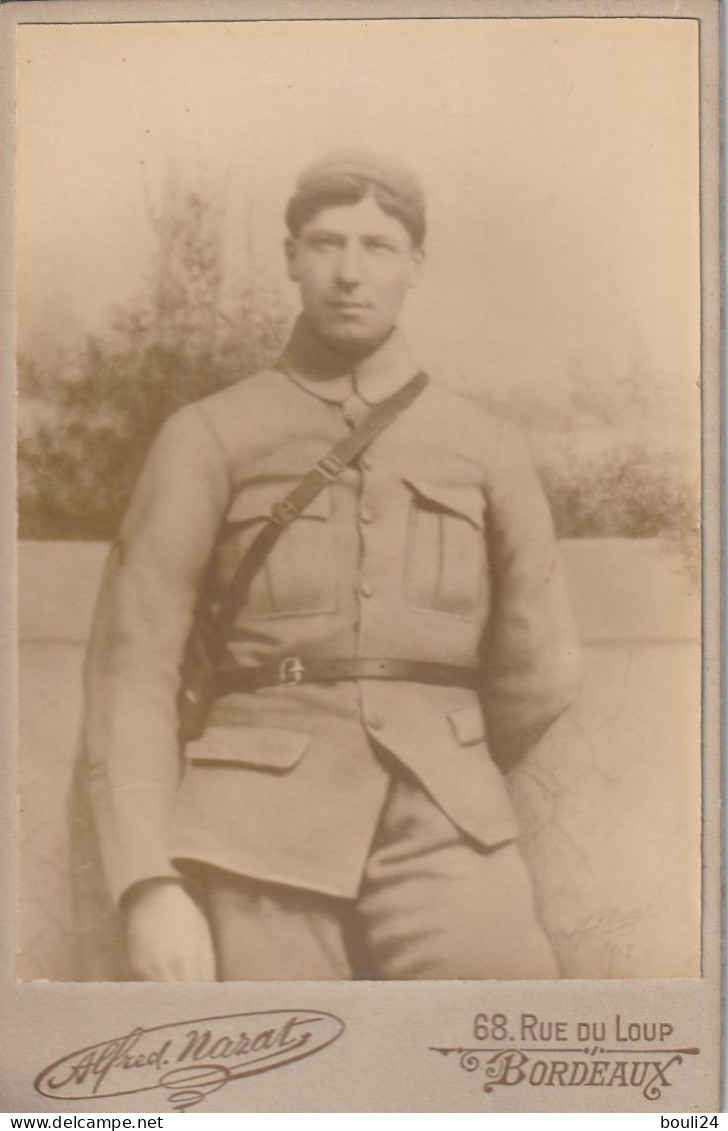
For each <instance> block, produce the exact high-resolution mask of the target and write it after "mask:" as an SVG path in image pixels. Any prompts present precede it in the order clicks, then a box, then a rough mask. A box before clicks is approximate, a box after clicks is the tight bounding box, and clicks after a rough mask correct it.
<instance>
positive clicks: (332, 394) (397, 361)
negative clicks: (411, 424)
mask: <svg viewBox="0 0 728 1131" xmlns="http://www.w3.org/2000/svg"><path fill="white" fill-rule="evenodd" d="M276 367H277V368H278V369H282V370H283V372H284V373H286V374H287V375H288V376H289V377H290V378H291V380H292V381H295V383H296V384H297V385H300V387H301V388H303V389H305V390H306V391H307V392H309V393H313V394H314V396H316V397H320V398H321V399H322V400H325V401H331V402H332V403H339V404H340V403H342V402H343V401H345V400H346V399H347V397H349V396H350V395H351V394H352V393H353V392H356V393H358V394H359V396H360V397H361V398H362V399H363V400H364V401H366V402H367V404H377V403H378V402H379V401H383V400H385V398H386V397H389V396H391V395H392V393H396V391H397V389H400V388H401V387H402V386H403V385H405V384H406V383H407V382H408V381H409V380H410V378H411V377H414V375H415V373H416V372H417V365H416V364H415V361H414V359H413V358H412V355H411V354H410V351H409V349H408V347H407V344H406V342H405V340H404V337H403V335H402V333H401V332H400V331H399V330H398V329H397V327H395V328H394V329H393V330H392V332H391V334H390V335H389V336H388V337H387V338H386V340H385V341H384V342H382V344H381V345H380V346H379V347H378V348H377V349H376V350H374V352H373V353H370V354H368V355H367V356H366V357H364V358H362V360H361V361H358V362H353V361H352V359H351V358H349V357H346V356H345V355H343V354H340V353H336V351H335V350H332V349H330V348H329V347H328V346H327V345H325V344H324V343H323V342H321V341H320V340H319V339H318V338H316V337H315V335H314V334H313V333H312V332H311V330H310V328H309V326H308V324H307V323H306V321H305V319H304V318H303V317H299V319H298V321H297V322H296V325H295V327H294V330H293V334H292V335H291V338H290V340H289V342H288V345H287V346H286V348H285V350H284V351H283V353H282V354H281V357H280V358H279V360H278V362H277V364H276Z"/></svg>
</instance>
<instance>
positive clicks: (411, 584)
mask: <svg viewBox="0 0 728 1131" xmlns="http://www.w3.org/2000/svg"><path fill="white" fill-rule="evenodd" d="M405 482H406V484H407V486H408V487H409V489H410V491H411V501H410V513H409V521H408V527H407V548H406V559H405V598H406V600H407V602H408V603H409V604H411V605H414V606H415V607H417V608H422V609H436V610H438V611H439V612H443V613H451V614H452V615H454V616H468V615H470V614H471V613H473V612H474V611H475V610H476V609H477V608H479V606H480V604H481V602H482V601H483V600H484V599H485V598H486V596H487V594H486V585H487V565H488V563H487V555H486V547H485V520H484V508H485V503H484V500H483V496H482V495H481V494H480V493H479V492H478V490H477V489H476V488H475V487H440V486H436V485H431V484H427V483H424V482H422V481H421V480H419V479H418V480H417V481H414V480H405Z"/></svg>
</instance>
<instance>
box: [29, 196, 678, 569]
mask: <svg viewBox="0 0 728 1131" xmlns="http://www.w3.org/2000/svg"><path fill="white" fill-rule="evenodd" d="M152 222H153V224H154V232H155V236H156V253H155V257H154V260H153V269H152V271H151V273H150V276H149V278H148V279H147V280H146V284H145V286H144V288H143V290H142V293H141V294H140V295H139V298H138V299H137V300H136V301H135V302H134V303H132V304H130V305H128V306H127V307H125V308H124V309H121V310H118V311H117V312H116V313H115V314H114V315H113V316H112V318H111V319H110V322H109V325H108V327H107V329H106V331H105V332H104V333H101V334H94V335H91V336H88V337H87V339H86V340H85V342H84V343H83V344H82V346H81V347H80V348H79V349H78V350H77V352H76V353H75V354H73V355H72V356H69V355H64V356H63V357H61V358H60V359H58V361H57V362H56V363H55V364H52V363H49V361H48V358H47V356H46V357H45V358H44V360H42V361H41V360H39V359H38V358H36V357H33V356H21V357H20V358H19V391H20V397H21V416H22V419H23V420H24V421H25V427H24V429H23V431H22V432H21V438H20V441H19V483H20V535H21V537H23V538H30V539H108V538H111V537H113V534H114V532H115V530H116V528H117V526H118V523H119V520H120V518H121V515H122V513H123V511H124V508H125V506H126V503H127V500H128V498H129V495H130V493H131V490H132V488H133V485H134V482H135V480H136V477H137V475H138V473H139V470H140V467H141V463H142V461H143V459H144V456H145V454H146V452H147V449H148V447H149V445H150V443H151V441H152V439H153V437H154V435H155V434H156V432H157V430H158V428H159V426H160V424H161V423H162V421H163V420H164V419H165V418H166V417H167V416H168V415H169V414H170V413H171V412H173V411H174V410H175V409H176V408H178V407H180V406H181V405H183V404H185V403H187V402H189V401H192V400H195V399H197V398H199V397H202V396H205V395H206V394H208V393H210V392H213V391H214V390H215V389H218V388H221V387H223V386H225V385H227V384H230V383H232V382H234V381H238V380H240V379H241V378H244V377H246V376H248V375H250V374H251V373H253V372H255V371H256V370H258V369H260V368H262V367H263V366H264V365H265V364H266V363H269V362H270V361H271V360H272V359H273V357H275V355H276V354H277V353H278V351H279V350H280V348H281V346H282V345H283V342H284V340H285V336H286V332H287V329H288V325H289V316H288V311H287V309H286V306H285V302H284V299H283V297H282V296H281V295H280V294H277V293H276V291H275V290H274V289H272V288H271V287H266V286H265V285H264V284H263V283H262V282H261V280H260V279H255V280H252V279H246V278H245V277H244V276H242V277H237V278H236V279H235V280H232V281H231V280H230V279H229V278H226V277H225V270H224V267H223V264H224V255H223V207H222V205H221V204H220V202H219V199H218V198H217V197H216V196H215V193H214V192H213V193H209V192H208V193H203V192H196V191H189V190H188V189H187V190H180V189H179V188H177V189H171V190H170V191H169V192H168V194H167V198H166V200H165V203H164V206H163V207H162V209H161V210H160V211H159V212H158V213H157V214H156V215H154V216H152ZM571 370H572V371H571V372H570V373H569V374H567V377H568V380H567V382H566V386H565V387H566V390H567V392H566V396H565V397H562V399H561V401H560V402H559V400H558V398H554V397H553V395H550V396H542V397H541V398H540V397H539V392H538V390H537V389H533V388H531V389H528V390H525V391H524V392H523V394H522V395H521V396H520V397H519V395H518V393H516V394H515V395H511V396H510V397H509V400H508V402H507V403H505V404H500V405H499V406H497V407H499V408H500V409H501V410H502V411H505V412H506V413H507V414H508V415H510V416H511V417H512V418H513V419H515V420H516V421H517V422H519V423H521V424H522V425H523V426H524V427H525V428H526V430H527V431H528V432H529V434H530V436H531V438H532V442H533V445H534V452H535V456H536V459H537V463H538V466H539V470H540V472H541V475H542V479H543V482H544V486H545V489H546V493H547V495H548V497H549V501H550V503H551V507H552V511H553V514H554V520H555V523H556V527H557V531H558V533H559V534H560V535H561V536H563V537H597V536H625V537H631V538H642V537H652V536H656V535H663V536H665V537H667V538H671V539H673V541H674V542H675V544H676V545H677V546H678V547H679V548H680V550H681V552H682V553H683V556H684V557H685V558H686V560H692V561H693V564H694V561H695V555H696V552H697V549H696V546H697V518H698V501H697V500H698V489H697V484H696V483H695V482H694V478H695V474H696V468H697V460H696V458H695V456H696V453H690V452H686V451H685V450H684V443H683V444H681V443H679V442H674V443H671V442H669V440H668V441H667V442H665V440H664V438H663V439H662V440H661V441H660V442H657V441H656V440H655V435H656V434H652V433H650V431H649V428H647V427H646V423H648V422H649V421H650V420H651V419H657V418H658V417H659V410H660V405H659V403H656V402H657V401H658V400H659V396H658V393H657V392H656V390H657V389H658V388H659V382H656V381H655V380H654V375H653V374H650V373H648V372H647V371H646V367H645V364H644V361H643V359H641V358H640V357H639V356H636V357H635V359H634V362H633V365H632V366H631V369H630V371H629V372H627V373H625V374H621V375H617V376H614V375H604V374H593V375H592V376H591V378H589V377H588V376H587V367H586V366H585V365H584V364H583V363H580V361H579V359H578V358H576V359H574V360H573V364H572V367H571Z"/></svg>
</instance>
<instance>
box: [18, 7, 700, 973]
mask: <svg viewBox="0 0 728 1131" xmlns="http://www.w3.org/2000/svg"><path fill="white" fill-rule="evenodd" d="M697 49H698V43H697V31H696V25H695V24H694V22H692V21H690V20H636V19H632V20H614V19H613V20H609V19H532V20H528V19H483V20H402V21H388V20H381V21H372V22H365V21H347V22H325V21H310V22H301V23H295V22H294V23H277V22H259V23H250V24H248V23H188V24H173V23H171V24H147V25H142V24H137V25H107V26H104V25H100V24H99V25H92V24H89V25H74V26H71V25H69V26H60V25H59V26H46V27H40V26H36V27H33V26H26V27H22V28H21V29H20V32H19V122H20V125H19V152H18V201H19V209H18V374H19V393H20V400H19V428H20V449H19V457H20V463H19V481H20V536H21V545H20V677H21V719H20V724H21V725H20V751H19V771H20V772H19V784H20V801H21V815H20V826H19V847H20V852H19V869H20V877H19V878H20V884H19V901H20V907H19V938H18V946H19V962H18V977H20V978H22V979H26V980H30V979H35V978H48V979H51V980H69V979H71V980H73V979H76V978H79V977H80V976H81V975H80V966H79V963H78V951H79V930H78V927H77V926H76V925H74V920H73V916H72V913H71V906H72V891H76V893H78V889H79V888H80V889H83V888H84V885H87V887H88V888H89V889H90V888H91V887H93V885H94V884H95V882H96V881H95V879H94V877H93V876H92V875H91V873H90V872H89V873H88V874H85V873H82V874H81V875H78V874H76V875H73V874H72V873H73V869H74V868H78V864H77V857H76V855H75V854H74V852H73V851H72V850H71V847H70V843H71V842H70V840H69V835H68V829H69V824H68V819H67V814H68V809H69V795H70V793H71V776H72V767H73V759H74V752H75V747H76V740H77V733H78V724H79V715H80V710H81V695H80V665H81V659H82V655H83V648H84V644H85V638H86V634H87V631H88V627H89V620H90V615H91V610H92V607H93V602H94V598H95V592H96V587H97V584H98V579H99V574H100V570H101V567H102V564H103V560H104V556H105V553H106V549H107V544H108V541H109V539H110V538H112V537H113V535H114V531H115V529H116V526H117V524H118V522H119V518H120V516H121V514H122V513H123V509H124V506H125V504H126V501H127V499H128V497H129V493H130V490H131V488H132V485H133V483H134V480H135V477H136V475H137V473H138V471H139V467H140V464H141V461H142V459H143V457H144V455H145V452H146V450H147V448H148V446H149V444H150V442H151V440H152V438H153V436H154V434H155V432H156V431H157V429H158V427H159V425H160V423H161V422H162V420H164V419H165V417H166V416H167V415H169V413H170V412H172V411H173V410H174V409H175V408H177V407H178V406H179V405H181V404H183V403H185V402H186V401H189V400H191V399H194V398H197V397H201V396H204V395H205V394H206V393H208V392H211V391H213V390H214V389H216V388H219V387H221V386H222V385H225V384H228V383H230V382H232V381H236V380H239V379H241V378H244V377H245V376H246V375H248V374H250V373H252V372H254V371H256V370H257V369H259V368H260V367H261V366H262V365H263V364H265V363H266V362H268V361H270V360H271V359H272V358H274V357H275V356H276V353H277V351H278V350H279V348H280V347H281V345H282V344H283V342H284V340H285V338H286V336H287V333H288V331H289V329H290V326H291V323H292V319H293V317H294V314H295V310H296V304H295V298H296V296H295V291H294V288H293V287H292V286H291V284H289V283H288V281H287V279H286V275H285V270H284V260H283V254H282V240H283V235H284V228H283V220H282V215H283V210H284V207H285V203H286V200H287V198H288V196H289V195H290V192H291V189H292V185H293V181H294V178H295V176H296V174H297V172H298V171H299V170H300V168H301V167H302V166H303V165H305V164H306V163H307V162H309V161H310V160H311V159H312V158H314V157H315V156H317V155H318V154H319V153H321V152H323V151H325V150H328V149H332V148H336V147H339V146H348V145H352V144H355V145H363V146H366V147H369V148H375V149H382V150H386V151H389V152H392V153H394V154H399V155H400V156H401V157H402V158H403V159H404V160H406V161H407V162H408V163H409V164H410V165H411V166H412V167H413V168H414V169H415V170H416V171H417V172H418V174H419V175H420V177H421V179H422V181H423V184H424V187H425V191H426V195H427V201H428V228H429V234H428V240H427V255H428V260H427V271H426V277H425V280H424V282H423V284H422V285H421V287H420V288H419V289H418V290H417V291H416V292H415V293H414V294H413V296H412V298H411V300H410V303H409V305H408V307H407V312H406V318H405V321H404V323H403V328H404V330H405V332H406V334H407V337H408V339H409V340H410V341H411V343H412V344H413V346H414V347H415V350H416V352H417V354H418V355H419V356H420V357H421V358H422V359H423V361H425V362H426V364H427V367H428V368H430V369H431V370H432V371H433V372H436V373H437V374H438V375H439V376H440V377H441V378H442V379H443V380H447V381H450V382H452V383H453V384H455V385H457V386H459V387H461V388H466V389H468V390H469V391H471V392H472V393H474V394H475V395H477V396H479V397H482V398H483V399H484V400H486V401H487V402H488V403H490V404H492V405H494V406H495V407H496V408H497V410H498V411H500V412H501V413H503V414H504V415H505V416H507V417H509V418H511V419H512V420H514V421H516V422H517V423H519V424H520V425H521V426H522V427H523V428H524V429H525V430H526V432H527V434H528V436H529V439H530V442H531V445H532V449H533V453H534V457H535V459H536V462H537V465H538V468H539V471H540V473H541V475H542V479H543V482H544V486H545V488H546V492H547V494H548V497H549V500H550V503H551V507H552V511H553V514H554V519H555V523H556V527H557V532H558V534H559V537H560V538H561V540H562V549H563V553H564V557H565V559H566V563H567V566H568V569H569V574H570V579H571V586H572V593H573V597H574V602H575V605H576V610H577V615H578V619H579V625H580V630H581V635H582V639H583V641H584V644H585V650H586V659H587V667H586V674H585V677H584V682H583V687H582V691H581V694H580V697H579V699H578V701H577V703H576V705H575V706H574V708H573V709H572V710H571V711H570V712H569V713H568V714H567V715H566V716H565V717H564V718H563V719H562V720H561V721H560V722H559V723H558V724H557V726H556V727H555V728H554V729H553V731H552V732H551V733H550V734H549V735H548V736H547V738H546V739H545V740H544V741H543V742H542V743H541V745H540V746H539V747H538V748H537V749H535V750H534V752H533V753H532V755H531V756H530V757H529V759H528V760H527V761H526V762H525V764H523V765H522V766H521V767H520V768H519V769H518V770H517V771H516V772H515V773H514V774H513V775H512V779H511V786H512V790H513V795H514V797H515V799H516V803H517V808H518V812H519V818H520V822H521V828H522V833H523V847H524V852H525V854H526V856H527V859H528V861H529V864H530V867H531V870H532V873H533V875H534V880H535V883H536V889H537V896H538V901H539V908H540V914H541V918H542V921H543V923H544V926H545V928H546V930H547V933H548V934H549V936H550V938H551V940H552V942H553V945H554V948H555V949H556V951H557V954H558V956H559V958H560V960H561V963H562V966H563V969H564V972H565V974H566V976H568V977H578V978H585V977H587V978H588V977H593V978H649V977H685V976H694V975H695V974H697V973H698V971H699V957H700V948H699V929H700V887H699V877H700V734H699V721H700V636H699V633H700V604H699V600H700V591H699V574H700V560H699V536H698V527H699V495H698V483H699V470H700V468H699V412H700V391H699V379H700V369H699V350H700V327H699V272H700V262H699V210H698V164H697V162H698V136H699V135H698V102H697V90H698V56H697ZM72 800H73V799H72V798H71V801H72ZM72 808H73V806H72V805H71V809H72ZM86 894H87V895H88V894H89V891H87V893H86ZM92 894H93V893H92ZM113 931H114V924H113V920H112V918H104V915H102V914H100V917H99V919H98V920H97V921H96V922H95V923H93V924H90V925H88V932H87V934H88V937H87V939H86V940H85V942H86V944H87V945H88V942H89V938H90V939H91V943H92V945H95V942H94V940H97V941H98V976H99V977H104V976H113V974H111V975H110V974H109V970H110V969H111V968H112V967H111V966H109V965H108V963H110V962H111V963H112V964H113V954H112V951H113ZM94 932H95V933H94Z"/></svg>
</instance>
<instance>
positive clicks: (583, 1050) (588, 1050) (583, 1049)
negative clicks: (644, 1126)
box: [430, 1045, 700, 1056]
mask: <svg viewBox="0 0 728 1131" xmlns="http://www.w3.org/2000/svg"><path fill="white" fill-rule="evenodd" d="M513 1047H514V1046H513V1045H498V1046H497V1048H483V1047H482V1046H481V1045H475V1046H473V1047H471V1048H455V1047H454V1046H453V1047H452V1048H447V1047H438V1046H437V1045H430V1052H441V1053H442V1054H443V1056H447V1055H448V1053H451V1052H457V1053H460V1054H462V1053H465V1052H506V1051H508V1050H510V1049H512V1048H513ZM515 1047H516V1048H518V1049H519V1050H520V1052H579V1053H587V1054H588V1055H590V1056H594V1055H595V1054H596V1053H597V1052H599V1053H615V1054H616V1053H620V1054H621V1053H631V1054H633V1055H634V1054H636V1053H646V1052H652V1053H654V1052H665V1053H684V1054H685V1055H686V1056H697V1055H698V1054H699V1052H700V1049H665V1048H663V1047H662V1045H654V1046H653V1047H652V1048H646V1049H633V1048H629V1049H605V1048H601V1047H599V1048H597V1047H593V1048H589V1047H584V1046H582V1047H581V1048H578V1049H571V1048H563V1046H562V1047H561V1048H544V1047H543V1046H539V1047H537V1048H526V1047H525V1046H523V1045H516V1046H515Z"/></svg>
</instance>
